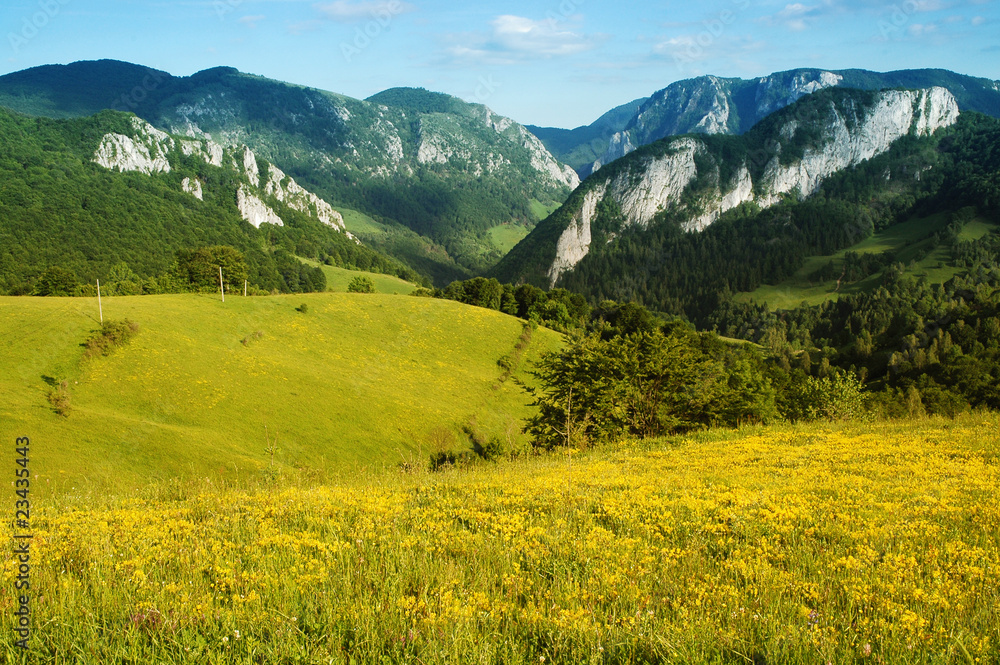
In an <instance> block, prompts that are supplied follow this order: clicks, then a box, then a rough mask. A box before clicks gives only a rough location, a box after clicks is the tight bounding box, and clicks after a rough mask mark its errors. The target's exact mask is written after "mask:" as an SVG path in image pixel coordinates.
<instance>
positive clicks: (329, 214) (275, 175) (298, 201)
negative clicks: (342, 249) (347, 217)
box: [264, 164, 354, 238]
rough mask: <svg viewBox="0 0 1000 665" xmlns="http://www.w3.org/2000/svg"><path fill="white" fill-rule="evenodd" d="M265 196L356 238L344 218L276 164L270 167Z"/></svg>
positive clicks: (265, 185)
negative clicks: (348, 229) (348, 228)
mask: <svg viewBox="0 0 1000 665" xmlns="http://www.w3.org/2000/svg"><path fill="white" fill-rule="evenodd" d="M264 194H266V195H267V196H273V197H274V198H276V199H278V200H279V201H281V202H282V203H285V204H286V205H287V206H288V207H289V208H294V209H295V210H298V211H300V212H304V213H306V214H307V215H311V216H312V217H315V218H316V219H318V220H319V221H321V222H323V223H324V224H326V225H327V226H329V227H332V228H335V229H337V230H338V231H341V232H343V233H347V235H348V236H350V237H351V238H354V236H353V235H351V234H350V233H349V232H348V231H347V227H346V226H344V217H343V216H342V215H341V214H340V213H339V212H337V211H336V210H334V209H333V207H332V206H331V205H330V204H329V203H327V202H326V201H324V200H323V199H321V198H319V197H318V196H316V195H315V194H313V193H312V192H310V191H307V190H306V189H305V188H303V187H302V186H301V185H299V184H298V183H297V182H295V180H293V179H292V178H290V177H288V176H286V175H285V172H284V171H282V170H281V169H279V168H278V167H277V166H275V165H274V164H271V165H269V166H268V175H267V182H266V183H265V184H264Z"/></svg>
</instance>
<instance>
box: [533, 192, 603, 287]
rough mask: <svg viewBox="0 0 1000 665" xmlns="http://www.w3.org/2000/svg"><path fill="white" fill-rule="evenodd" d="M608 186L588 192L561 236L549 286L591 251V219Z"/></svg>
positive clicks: (550, 272) (551, 269) (550, 269)
mask: <svg viewBox="0 0 1000 665" xmlns="http://www.w3.org/2000/svg"><path fill="white" fill-rule="evenodd" d="M606 190H607V186H606V185H605V186H604V187H600V188H598V189H596V190H594V191H591V192H587V194H586V196H584V197H583V204H582V205H581V206H580V210H579V211H578V212H577V214H576V215H574V216H573V219H572V220H571V221H570V224H569V226H567V227H566V230H565V231H563V233H562V235H561V236H559V240H558V242H557V243H556V260H555V261H554V262H553V263H552V267H551V268H549V273H548V277H549V286H550V287H551V286H554V285H555V283H556V281H557V280H558V279H559V276H560V275H562V274H563V273H564V272H566V271H567V270H570V269H571V268H572V267H573V266H575V265H576V264H577V263H579V262H580V261H582V260H583V257H585V256H586V255H587V252H589V251H590V240H591V236H590V221H591V220H592V219H593V218H594V212H595V211H596V209H597V204H598V203H599V202H600V201H601V199H603V198H604V193H605V191H606Z"/></svg>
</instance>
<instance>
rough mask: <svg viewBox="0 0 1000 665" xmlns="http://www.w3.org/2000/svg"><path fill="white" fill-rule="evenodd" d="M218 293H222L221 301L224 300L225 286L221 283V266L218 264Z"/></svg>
mask: <svg viewBox="0 0 1000 665" xmlns="http://www.w3.org/2000/svg"><path fill="white" fill-rule="evenodd" d="M219 293H221V294H222V302H226V287H225V286H223V285H222V266H219Z"/></svg>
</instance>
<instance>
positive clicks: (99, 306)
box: [97, 280, 104, 324]
mask: <svg viewBox="0 0 1000 665" xmlns="http://www.w3.org/2000/svg"><path fill="white" fill-rule="evenodd" d="M97 311H98V312H100V313H101V323H102V324H103V323H104V306H103V305H101V280H97Z"/></svg>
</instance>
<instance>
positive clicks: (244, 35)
mask: <svg viewBox="0 0 1000 665" xmlns="http://www.w3.org/2000/svg"><path fill="white" fill-rule="evenodd" d="M0 26H2V28H3V41H2V43H0V53H2V54H3V55H2V57H0V73H7V72H12V71H18V70H21V69H26V68H28V67H33V66H36V65H42V64H52V63H63V64H65V63H69V62H73V61H76V60H94V59H100V58H114V59H118V60H126V61H129V62H134V63H138V64H143V65H147V66H150V67H156V68H158V69H162V70H165V71H167V72H170V73H171V74H175V75H189V74H192V73H194V72H196V71H199V70H202V69H207V68H209V67H214V66H219V65H228V66H232V67H236V68H238V69H240V70H241V71H245V72H250V73H254V74H260V75H263V76H267V77H270V78H275V79H280V80H284V81H289V82H293V83H298V84H302V85H308V86H313V87H317V88H323V89H326V90H332V91H334V92H339V93H342V94H346V95H350V96H352V97H358V98H364V97H367V96H369V95H371V94H374V93H375V92H378V91H380V90H384V89H386V88H390V87H394V86H421V87H425V88H428V89H431V90H438V91H441V92H447V93H450V94H452V95H455V96H457V97H461V98H463V99H466V100H469V101H478V102H482V103H484V104H487V105H488V106H490V107H491V108H493V109H494V110H496V111H498V112H499V113H502V114H504V115H508V116H510V117H512V118H514V119H515V120H517V121H519V122H522V123H524V124H536V125H547V126H557V127H575V126H577V125H581V124H588V123H590V122H592V121H593V120H595V119H596V118H597V117H598V116H600V115H601V114H602V113H603V112H605V111H607V110H608V109H610V108H612V107H614V106H616V105H618V104H622V103H625V102H628V101H630V100H632V99H634V98H637V97H642V96H646V95H649V94H650V93H652V92H654V91H656V90H658V89H660V88H663V87H665V86H666V85H668V84H670V83H671V82H673V81H676V80H679V79H684V78H690V77H693V76H698V75H701V74H717V75H721V76H739V77H744V78H749V77H753V76H761V75H765V74H768V73H771V72H774V71H780V70H784V69H791V68H794V67H821V68H826V69H846V68H863V69H873V70H877V71H887V70H892V69H908V68H919V67H940V68H944V69H952V70H955V71H958V72H961V73H965V74H971V75H975V76H983V77H987V78H990V79H1000V7H998V0H895V1H892V2H880V1H877V0H849V1H845V0H815V1H809V0H805V1H803V2H787V1H786V0H781V1H775V2H771V1H760V2H758V1H754V0H718V1H712V2H700V3H699V2H690V1H687V2H673V1H671V2H629V1H627V0H618V1H616V2H608V1H607V0H536V1H534V2H522V1H507V2H505V1H502V0H497V1H494V2H492V3H483V4H473V5H462V4H457V3H454V2H444V1H442V0H179V1H177V2H170V1H168V0H160V1H151V0H30V1H29V0H5V2H4V3H3V7H2V8H0Z"/></svg>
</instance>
